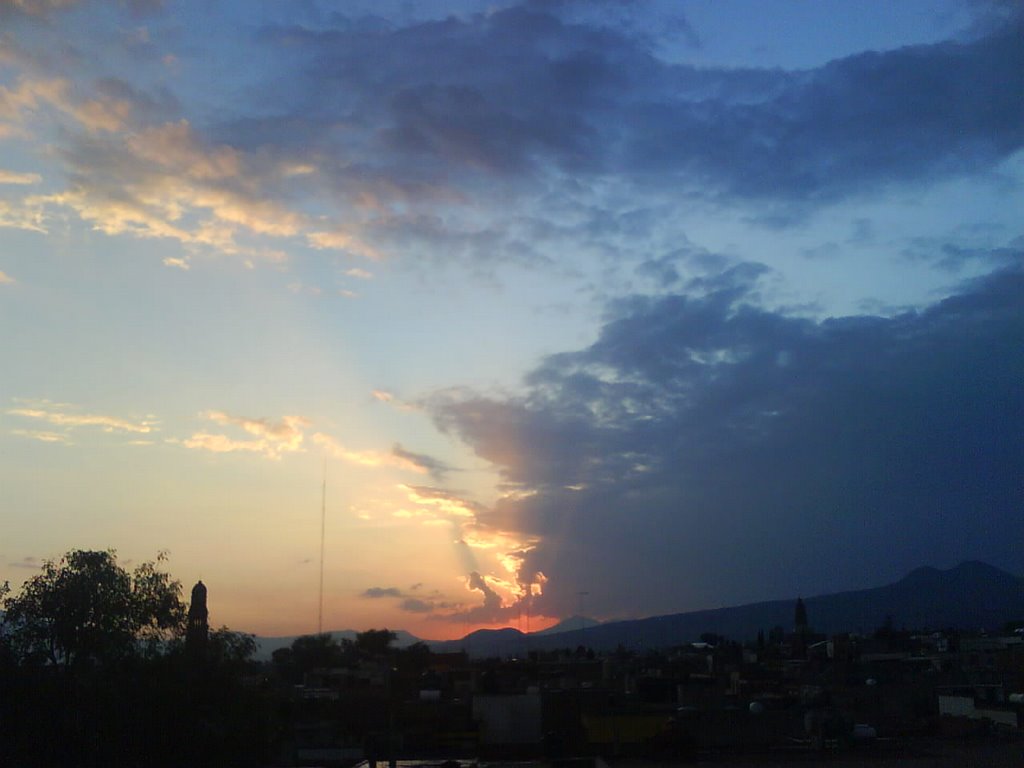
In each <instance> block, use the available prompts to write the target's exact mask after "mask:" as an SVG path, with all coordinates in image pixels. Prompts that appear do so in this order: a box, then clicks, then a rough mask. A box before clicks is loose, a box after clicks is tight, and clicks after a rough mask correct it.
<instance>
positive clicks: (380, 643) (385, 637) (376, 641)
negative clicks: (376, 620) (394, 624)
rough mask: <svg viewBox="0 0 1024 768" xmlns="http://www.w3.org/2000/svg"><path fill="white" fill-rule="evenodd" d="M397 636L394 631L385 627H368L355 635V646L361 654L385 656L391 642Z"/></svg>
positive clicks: (389, 649)
mask: <svg viewBox="0 0 1024 768" xmlns="http://www.w3.org/2000/svg"><path fill="white" fill-rule="evenodd" d="M397 637H398V636H397V635H396V634H395V633H394V632H392V631H390V630H387V629H368V630H366V631H365V632H359V633H358V634H357V635H356V639H355V648H356V651H357V652H358V653H359V654H360V655H363V656H369V657H379V656H387V655H388V653H389V652H390V651H391V643H393V642H394V641H395V639H396V638H397Z"/></svg>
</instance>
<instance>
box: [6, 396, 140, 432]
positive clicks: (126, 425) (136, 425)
mask: <svg viewBox="0 0 1024 768" xmlns="http://www.w3.org/2000/svg"><path fill="white" fill-rule="evenodd" d="M7 414H8V415H10V416H19V417H21V418H26V419H36V420H39V421H45V422H47V423H49V424H53V425H54V426H58V427H66V428H68V429H76V428H78V427H98V428H99V429H102V430H103V431H104V432H135V433H141V434H148V433H150V432H154V431H156V430H157V429H159V427H158V426H157V425H158V422H156V421H154V420H152V419H143V420H141V421H129V420H128V419H124V418H121V417H118V416H105V415H101V414H95V413H73V412H69V411H66V410H57V409H56V408H55V407H53V406H49V405H47V404H45V403H41V404H39V405H37V406H36V407H30V408H11V409H9V410H8V411H7Z"/></svg>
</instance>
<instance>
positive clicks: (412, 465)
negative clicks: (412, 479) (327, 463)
mask: <svg viewBox="0 0 1024 768" xmlns="http://www.w3.org/2000/svg"><path fill="white" fill-rule="evenodd" d="M313 442H314V443H315V444H316V445H318V446H320V447H321V448H323V450H324V452H325V453H327V455H328V456H330V457H332V458H335V459H341V460H342V461H347V462H349V463H350V464H358V465H360V466H363V467H396V468H398V469H405V470H409V471H412V472H417V473H419V474H426V472H427V469H426V468H425V467H424V466H422V465H420V464H419V463H417V462H415V461H412V460H410V459H409V458H406V457H405V456H401V455H399V454H397V453H395V452H394V450H392V451H391V452H390V453H389V452H386V451H372V450H355V449H352V448H348V447H347V446H345V445H343V444H342V443H341V442H340V441H338V440H337V439H336V438H334V437H332V436H331V435H328V434H325V433H323V432H316V433H314V435H313Z"/></svg>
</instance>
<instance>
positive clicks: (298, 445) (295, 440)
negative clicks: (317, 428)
mask: <svg viewBox="0 0 1024 768" xmlns="http://www.w3.org/2000/svg"><path fill="white" fill-rule="evenodd" d="M201 416H202V417H203V418H205V419H207V420H209V421H212V422H214V423H215V424H220V425H221V426H232V427H237V428H239V429H241V430H242V431H244V432H246V433H248V434H250V435H253V436H254V437H255V438H256V439H254V440H240V439H236V438H233V437H231V436H229V435H225V434H214V433H210V432H205V431H204V432H196V433H195V434H193V435H192V436H191V437H190V438H188V439H186V440H180V441H177V440H172V441H170V442H178V443H180V444H181V445H184V446H185V447H186V448H191V449H193V450H200V451H210V452H212V453H238V452H242V453H259V454H262V455H264V456H265V457H267V458H268V459H279V458H281V456H282V454H285V453H296V452H299V451H302V450H303V448H302V443H303V440H304V439H305V434H304V432H303V430H304V429H305V428H307V427H309V426H310V422H309V420H308V419H306V418H304V417H302V416H283V417H282V418H281V420H280V421H278V422H274V421H271V420H269V419H264V418H259V419H253V418H247V417H244V416H233V415H231V414H229V413H226V412H224V411H206V412H204V413H203V414H201Z"/></svg>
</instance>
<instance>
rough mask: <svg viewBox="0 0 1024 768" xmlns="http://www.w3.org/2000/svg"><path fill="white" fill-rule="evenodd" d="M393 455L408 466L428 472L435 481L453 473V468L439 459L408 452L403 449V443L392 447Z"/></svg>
mask: <svg viewBox="0 0 1024 768" xmlns="http://www.w3.org/2000/svg"><path fill="white" fill-rule="evenodd" d="M391 453H392V455H394V456H395V457H396V458H397V459H399V460H400V461H402V462H405V463H406V464H407V465H408V466H410V467H413V468H415V469H416V470H418V471H420V472H427V473H429V474H430V476H431V477H433V478H434V479H435V480H438V479H441V478H443V477H444V476H445V474H447V473H448V472H451V470H452V468H451V467H450V466H448V465H447V464H445V463H444V462H443V461H441V460H439V459H435V458H434V457H433V456H428V455H427V454H425V453H413V452H412V451H407V450H405V448H403V447H402V444H401V443H395V444H394V445H393V446H392V447H391Z"/></svg>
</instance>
